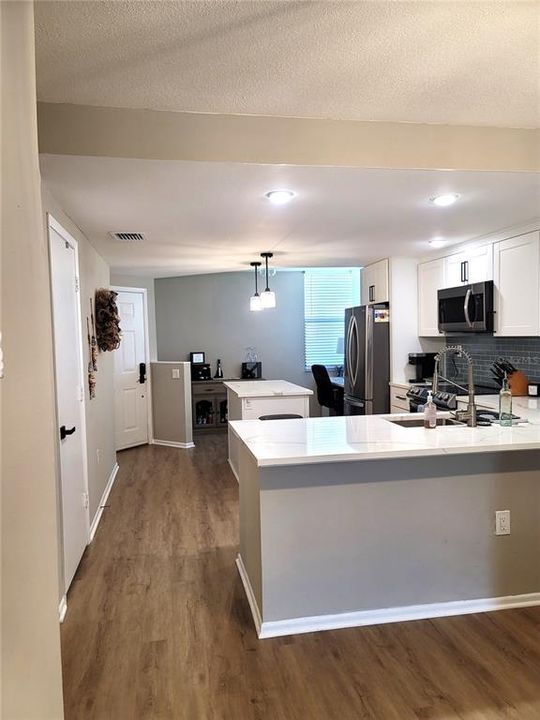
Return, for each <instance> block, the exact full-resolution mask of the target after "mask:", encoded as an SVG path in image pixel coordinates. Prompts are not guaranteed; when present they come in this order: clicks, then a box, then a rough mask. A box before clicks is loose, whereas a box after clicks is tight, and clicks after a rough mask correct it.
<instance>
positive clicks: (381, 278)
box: [374, 260, 389, 303]
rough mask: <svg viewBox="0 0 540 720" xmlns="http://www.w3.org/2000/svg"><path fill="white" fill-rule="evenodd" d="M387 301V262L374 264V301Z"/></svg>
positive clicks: (381, 261)
mask: <svg viewBox="0 0 540 720" xmlns="http://www.w3.org/2000/svg"><path fill="white" fill-rule="evenodd" d="M388 301H389V293H388V260H379V262H378V263H375V300H374V302H376V303H384V302H388Z"/></svg>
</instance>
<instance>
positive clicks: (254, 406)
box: [223, 380, 313, 479]
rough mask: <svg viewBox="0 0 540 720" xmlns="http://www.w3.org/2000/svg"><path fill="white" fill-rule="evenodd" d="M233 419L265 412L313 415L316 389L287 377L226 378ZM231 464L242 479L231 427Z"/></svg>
mask: <svg viewBox="0 0 540 720" xmlns="http://www.w3.org/2000/svg"><path fill="white" fill-rule="evenodd" d="M223 385H224V386H225V387H226V388H227V408H228V418H229V420H258V418H260V417H261V416H262V415H276V414H294V415H300V416H301V417H303V418H307V417H309V398H310V396H311V395H313V390H310V389H309V388H305V387H302V386H301V385H295V384H294V383H290V382H287V381H286V380H226V381H225V382H224V383H223ZM229 465H230V466H231V469H232V471H233V473H234V474H235V476H236V478H237V479H238V441H237V438H236V435H235V434H234V433H231V430H230V429H229Z"/></svg>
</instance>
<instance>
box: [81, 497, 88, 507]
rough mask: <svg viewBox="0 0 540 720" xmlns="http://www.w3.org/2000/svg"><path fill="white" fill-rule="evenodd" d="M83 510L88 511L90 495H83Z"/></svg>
mask: <svg viewBox="0 0 540 720" xmlns="http://www.w3.org/2000/svg"><path fill="white" fill-rule="evenodd" d="M82 497H83V508H85V509H86V510H88V493H83V496H82Z"/></svg>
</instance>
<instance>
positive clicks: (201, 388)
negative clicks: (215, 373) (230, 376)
mask: <svg viewBox="0 0 540 720" xmlns="http://www.w3.org/2000/svg"><path fill="white" fill-rule="evenodd" d="M224 389H225V388H224V387H223V383H220V382H215V383H201V384H200V385H199V383H193V384H192V385H191V392H192V393H193V395H215V394H216V393H222V392H223V391H224Z"/></svg>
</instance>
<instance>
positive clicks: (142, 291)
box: [111, 285, 154, 450]
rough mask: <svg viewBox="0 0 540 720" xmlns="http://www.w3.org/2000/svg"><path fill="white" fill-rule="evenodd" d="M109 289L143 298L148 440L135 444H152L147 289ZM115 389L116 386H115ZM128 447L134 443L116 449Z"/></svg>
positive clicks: (112, 287)
mask: <svg viewBox="0 0 540 720" xmlns="http://www.w3.org/2000/svg"><path fill="white" fill-rule="evenodd" d="M111 290H114V291H116V292H137V293H141V294H142V298H143V325H144V355H145V361H146V398H147V403H146V432H147V435H148V440H146V441H145V442H144V443H137V445H145V444H146V442H148V443H149V444H152V441H153V439H154V417H153V414H152V376H151V372H150V362H151V361H150V327H149V320H148V290H147V289H146V288H140V287H125V286H123V285H111ZM115 389H116V388H115ZM128 447H135V446H134V445H126V446H124V447H121V448H116V449H117V450H127V448H128Z"/></svg>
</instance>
